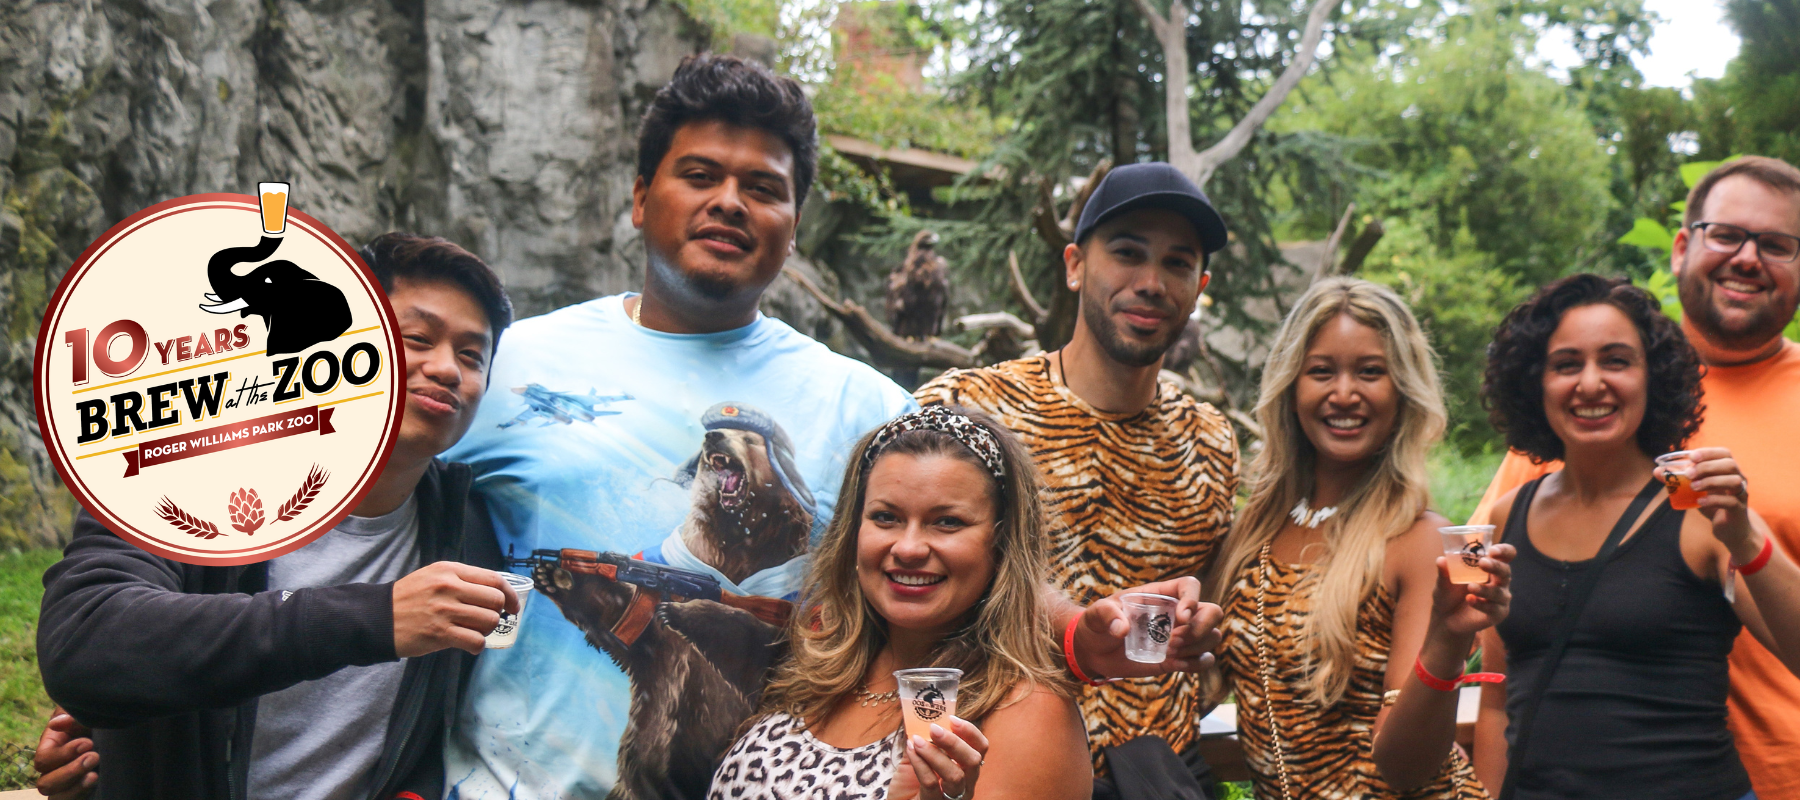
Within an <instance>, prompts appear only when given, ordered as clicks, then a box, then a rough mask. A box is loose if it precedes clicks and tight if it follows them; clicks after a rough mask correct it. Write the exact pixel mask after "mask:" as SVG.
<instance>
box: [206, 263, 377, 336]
mask: <svg viewBox="0 0 1800 800" xmlns="http://www.w3.org/2000/svg"><path fill="white" fill-rule="evenodd" d="M281 241H282V240H281V238H279V237H273V236H264V237H262V241H261V242H259V243H257V244H256V245H255V246H252V247H227V248H225V249H224V250H220V251H218V252H217V253H214V254H213V256H212V259H211V260H209V261H207V263H206V279H207V281H208V282H209V283H211V284H212V291H211V292H208V293H207V294H206V295H205V297H206V300H207V302H206V303H202V304H201V305H200V308H201V310H203V311H206V312H209V313H213V314H229V313H231V312H233V311H236V312H238V316H240V317H247V316H249V315H251V314H255V315H256V316H259V317H262V320H263V326H264V327H265V328H266V329H267V331H268V344H269V348H268V354H269V355H271V356H276V355H281V354H283V353H298V352H301V351H302V350H305V349H306V348H308V347H311V346H313V345H315V344H318V343H320V342H328V341H331V340H332V339H336V338H337V337H339V336H341V335H343V333H344V331H347V330H349V329H350V304H349V303H348V302H347V301H345V299H344V293H343V292H341V291H339V290H338V288H337V287H336V286H332V285H331V284H329V283H326V282H325V281H322V280H319V278H318V277H317V276H315V275H313V274H312V273H310V272H307V271H306V270H304V269H301V268H300V267H299V265H297V264H295V263H294V262H292V261H287V260H280V261H270V262H269V263H267V264H263V265H261V266H258V267H256V268H255V269H252V270H250V271H249V272H247V273H245V274H242V275H239V274H237V273H236V272H234V271H233V269H232V268H233V267H235V266H236V265H238V264H244V263H255V262H260V261H262V260H264V259H266V258H268V257H269V256H272V255H274V254H275V250H276V249H277V248H279V247H281Z"/></svg>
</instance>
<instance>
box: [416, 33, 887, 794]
mask: <svg viewBox="0 0 1800 800" xmlns="http://www.w3.org/2000/svg"><path fill="white" fill-rule="evenodd" d="M815 153H816V144H815V134H814V124H813V115H812V110H811V107H810V104H809V103H807V101H806V99H805V97H804V96H803V95H802V94H801V93H800V89H799V87H798V86H797V85H796V84H794V83H793V82H792V81H788V80H785V79H780V78H777V77H775V76H774V75H773V74H771V73H769V72H768V71H767V70H766V69H764V68H762V67H760V66H756V65H753V64H749V63H746V62H742V61H739V60H737V59H732V58H729V57H715V56H702V57H698V58H695V59H692V60H690V61H688V62H686V63H684V65H683V66H682V67H681V69H680V70H678V71H677V72H676V74H675V76H674V78H673V80H672V82H671V83H670V85H669V86H668V87H666V88H664V89H663V90H662V91H661V92H660V93H659V94H658V95H657V97H656V100H655V101H654V103H653V104H652V106H651V108H650V110H649V112H648V113H647V114H646V116H645V118H644V126H643V132H642V134H641V137H640V152H639V177H638V179H637V184H636V186H635V187H634V192H633V200H634V202H633V207H632V222H633V224H635V225H637V226H638V227H639V228H640V229H642V231H643V238H644V245H645V251H646V254H647V256H648V260H649V268H648V270H647V273H648V274H647V275H646V277H645V282H644V291H643V293H642V294H627V295H619V296H613V297H603V298H599V299H596V300H592V301H589V302H587V303H582V304H580V305H576V306H571V307H568V308H564V309H561V310H558V311H555V312H552V313H549V314H545V315H543V316H540V317H536V318H532V319H526V320H523V321H521V322H519V323H516V324H515V325H514V326H513V327H512V328H511V329H510V330H509V331H508V333H507V335H506V340H505V342H504V344H503V345H502V347H501V349H500V350H499V352H498V353H497V354H496V356H495V360H494V371H493V380H492V382H491V383H490V388H489V390H488V394H487V396H486V398H485V399H484V400H483V402H482V406H481V411H480V415H479V416H478V417H477V418H476V421H475V424H474V425H473V426H472V427H471V429H470V431H469V433H468V435H467V436H466V437H465V438H464V439H463V440H462V442H461V443H459V444H458V445H457V446H456V448H455V449H453V450H452V451H451V452H450V453H449V457H450V458H452V459H454V460H456V461H463V462H467V463H468V464H470V465H471V466H472V467H473V468H474V470H475V472H476V476H477V477H476V488H477V489H478V490H479V491H480V492H482V494H483V495H484V496H485V497H486V498H487V500H488V503H489V507H490V508H491V509H492V513H493V515H494V523H495V528H496V530H497V532H498V534H499V538H500V546H501V549H502V550H503V551H506V550H510V551H511V552H512V553H514V554H515V555H516V556H518V557H520V559H521V561H520V562H518V564H517V566H516V567H515V569H518V570H520V571H525V569H526V564H525V563H524V561H523V559H524V558H525V557H526V556H528V555H532V554H533V553H534V551H538V552H537V553H536V557H535V559H533V561H532V564H531V569H530V572H531V574H532V575H533V576H534V577H536V578H537V579H538V583H539V585H538V588H537V591H536V592H534V594H533V597H532V598H531V600H530V603H529V604H528V607H527V608H526V611H525V614H524V618H523V620H522V622H521V625H520V631H519V637H518V642H517V644H516V646H514V647H513V648H511V649H510V650H497V651H490V652H488V653H486V654H485V655H484V656H483V657H482V658H481V661H480V663H479V664H478V666H477V669H476V675H475V677H474V681H473V685H472V687H471V690H470V692H469V695H468V698H467V700H466V701H465V703H464V704H463V708H462V712H461V717H460V720H459V724H458V726H457V730H456V733H455V735H454V736H453V738H452V741H451V742H450V744H449V745H448V747H447V750H446V754H445V757H446V769H447V774H446V778H447V784H448V786H449V789H448V796H450V797H455V798H461V800H473V799H474V798H564V797H600V796H603V795H606V794H607V793H608V792H612V793H613V794H614V796H627V797H634V798H645V799H648V798H659V797H687V798H700V797H702V796H703V795H704V793H705V790H706V787H707V784H708V782H709V781H710V780H711V778H712V774H711V773H712V765H713V763H714V761H715V760H716V759H717V757H718V756H719V755H720V754H722V753H723V752H724V750H725V749H726V746H728V745H729V744H730V742H731V741H732V738H733V736H734V734H735V732H736V728H737V726H738V724H739V723H740V722H741V721H742V720H743V719H745V718H746V717H747V716H748V715H749V714H750V712H751V710H752V709H751V705H750V702H751V698H753V697H754V696H755V693H756V691H757V690H758V688H759V684H760V682H761V680H762V677H763V673H764V671H765V669H766V667H767V666H768V664H769V659H770V658H771V657H772V649H771V648H769V647H767V646H766V645H767V644H768V643H769V642H772V641H773V640H774V635H775V632H776V631H777V630H778V625H779V622H780V620H781V618H782V616H783V615H784V614H785V608H784V606H785V604H783V603H781V602H780V601H779V598H783V597H787V596H791V595H792V594H793V593H794V592H795V591H796V590H797V589H798V588H799V583H800V579H801V571H802V569H803V566H804V563H805V561H804V554H805V552H806V550H807V547H808V545H809V543H810V542H811V541H812V539H813V538H814V537H815V535H816V533H817V532H818V531H820V530H822V529H823V526H824V523H825V522H826V520H827V518H828V517H829V516H830V514H831V510H832V507H833V506H834V505H835V503H836V501H837V497H836V492H837V489H838V484H839V482H840V480H841V477H842V473H843V469H844V462H843V457H844V454H845V453H846V452H848V451H849V449H850V446H851V445H852V444H853V443H854V442H855V440H856V439H857V438H858V437H860V436H861V435H862V434H863V433H865V432H867V431H868V430H870V429H872V428H874V427H876V426H878V425H880V424H881V423H883V422H885V421H886V420H888V419H890V418H892V417H894V416H896V415H898V414H901V413H904V412H906V411H909V410H912V409H914V408H916V407H917V406H916V404H915V403H914V402H913V400H912V398H911V397H910V396H909V395H908V394H907V393H906V392H905V391H903V390H902V389H901V388H900V387H898V386H896V385H895V384H894V383H893V382H891V381H889V380H888V379H887V378H885V377H883V376H882V375H881V374H880V373H878V372H876V371H875V370H873V369H871V368H870V367H868V366H867V365H864V364H862V363H860V362H857V361H854V360H851V359H849V358H845V357H843V356H840V355H837V354H835V353H832V352H831V351H830V350H828V349H827V348H825V346H824V345H821V344H819V343H818V342H815V341H813V340H812V339H810V338H808V337H806V336H805V335H803V334H800V333H798V332H796V331H795V330H794V329H792V328H790V327H788V326H787V325H785V324H783V323H781V322H780V321H778V320H774V319H769V318H767V317H763V316H762V315H760V314H759V313H758V312H757V304H758V301H759V300H760V299H761V296H762V293H763V291H764V290H765V289H766V288H768V286H769V284H771V283H772V282H774V280H775V278H776V276H777V275H779V274H780V271H781V265H782V262H783V261H784V260H785V259H786V257H787V255H788V253H789V251H790V248H791V247H792V241H793V232H794V222H795V216H796V212H797V209H799V207H800V205H801V202H802V201H803V200H804V199H805V195H806V192H807V189H808V187H809V186H810V184H811V183H812V177H813V172H814V160H815ZM615 787H617V788H616V789H615Z"/></svg>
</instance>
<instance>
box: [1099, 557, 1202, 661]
mask: <svg viewBox="0 0 1800 800" xmlns="http://www.w3.org/2000/svg"><path fill="white" fill-rule="evenodd" d="M1130 594H1150V595H1161V596H1164V597H1172V598H1174V599H1175V610H1174V613H1173V614H1172V615H1171V616H1170V623H1171V626H1170V631H1169V640H1168V643H1167V647H1168V650H1167V654H1166V656H1165V657H1164V658H1163V659H1162V660H1161V661H1159V662H1158V663H1154V664H1150V663H1144V662H1140V661H1133V660H1132V659H1131V658H1129V657H1128V656H1127V653H1126V637H1127V636H1128V635H1129V634H1130V632H1131V613H1130V611H1129V610H1128V609H1127V608H1126V607H1125V599H1126V595H1130ZM1224 619H1225V612H1224V611H1223V610H1222V609H1220V608H1219V607H1218V606H1217V605H1214V604H1212V603H1202V602H1200V581H1199V579H1197V578H1193V577H1182V578H1176V579H1174V580H1168V581H1157V582H1155V583H1147V584H1144V585H1143V586H1134V587H1131V588H1129V589H1126V590H1124V591H1121V592H1117V593H1115V594H1113V595H1112V596H1111V597H1107V598H1105V599H1102V600H1098V601H1095V602H1094V604H1093V605H1090V606H1088V607H1087V608H1086V609H1085V610H1084V611H1083V612H1082V614H1081V621H1080V622H1079V623H1077V624H1076V626H1075V657H1076V659H1077V661H1078V663H1080V664H1081V667H1082V669H1083V671H1086V672H1087V673H1088V674H1089V675H1094V676H1104V677H1108V678H1145V677H1152V676H1156V675H1166V674H1169V673H1172V672H1201V671H1203V670H1205V669H1208V668H1210V667H1211V666H1212V664H1213V654H1212V651H1213V650H1214V649H1215V648H1217V647H1218V646H1219V640H1220V635H1219V623H1220V622H1221V621H1223V620H1224Z"/></svg>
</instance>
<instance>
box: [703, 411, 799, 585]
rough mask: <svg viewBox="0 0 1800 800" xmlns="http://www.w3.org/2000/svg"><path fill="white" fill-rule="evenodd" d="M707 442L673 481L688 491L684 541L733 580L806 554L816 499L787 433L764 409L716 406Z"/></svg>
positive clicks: (707, 418) (709, 414)
mask: <svg viewBox="0 0 1800 800" xmlns="http://www.w3.org/2000/svg"><path fill="white" fill-rule="evenodd" d="M700 424H701V425H702V426H703V427H705V428H706V436H705V438H704V439H702V441H701V444H700V452H698V453H695V454H694V457H693V458H690V459H688V462H687V464H685V465H683V466H682V468H681V470H680V471H679V472H677V473H676V475H675V482H676V483H678V484H680V485H682V486H685V487H688V488H689V489H690V491H691V494H690V498H691V505H690V507H689V511H688V518H687V521H686V522H685V523H683V524H682V527H681V532H680V534H681V538H682V541H683V543H685V544H686V545H687V547H688V550H690V551H691V552H693V554H694V555H695V556H696V557H697V558H699V559H700V560H701V561H704V562H706V563H708V564H710V565H712V567H713V568H714V569H717V570H718V571H719V572H721V573H723V574H724V575H725V577H727V578H730V579H731V580H733V581H742V580H744V579H745V578H748V577H750V576H751V575H754V574H756V573H758V572H760V571H762V570H765V569H769V568H771V567H778V566H781V565H782V564H785V563H787V562H788V561H790V560H793V559H794V558H795V557H797V556H800V555H802V554H803V553H805V552H806V547H807V543H808V537H809V536H810V535H811V533H812V521H813V516H814V515H813V496H812V492H811V491H809V490H808V489H807V488H806V482H805V480H803V479H802V478H801V477H800V473H799V471H798V470H797V469H796V468H795V467H794V445H793V443H792V442H791V441H789V440H788V436H787V432H786V431H783V430H782V429H781V425H779V424H778V423H776V422H775V420H774V418H772V417H770V416H769V415H768V414H767V413H764V412H763V411H762V410H761V409H758V408H756V407H754V406H750V405H746V404H743V403H734V402H725V403H719V404H718V405H715V406H713V407H712V408H709V409H707V410H706V413H705V414H703V415H701V417H700Z"/></svg>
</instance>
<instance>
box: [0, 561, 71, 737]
mask: <svg viewBox="0 0 1800 800" xmlns="http://www.w3.org/2000/svg"><path fill="white" fill-rule="evenodd" d="M61 557H62V553H60V552H58V551H56V550H26V551H23V552H19V551H14V552H10V553H0V745H4V744H13V745H18V746H20V747H36V746H37V740H38V735H39V734H41V733H42V732H43V729H44V722H45V720H48V719H49V718H50V707H51V703H50V698H49V697H47V696H45V695H44V682H43V679H42V678H41V677H39V675H38V666H37V619H38V602H39V601H40V600H42V599H43V596H44V584H43V576H44V570H45V569H48V568H49V567H50V565H51V564H54V563H56V561H57V559H59V558H61Z"/></svg>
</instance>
